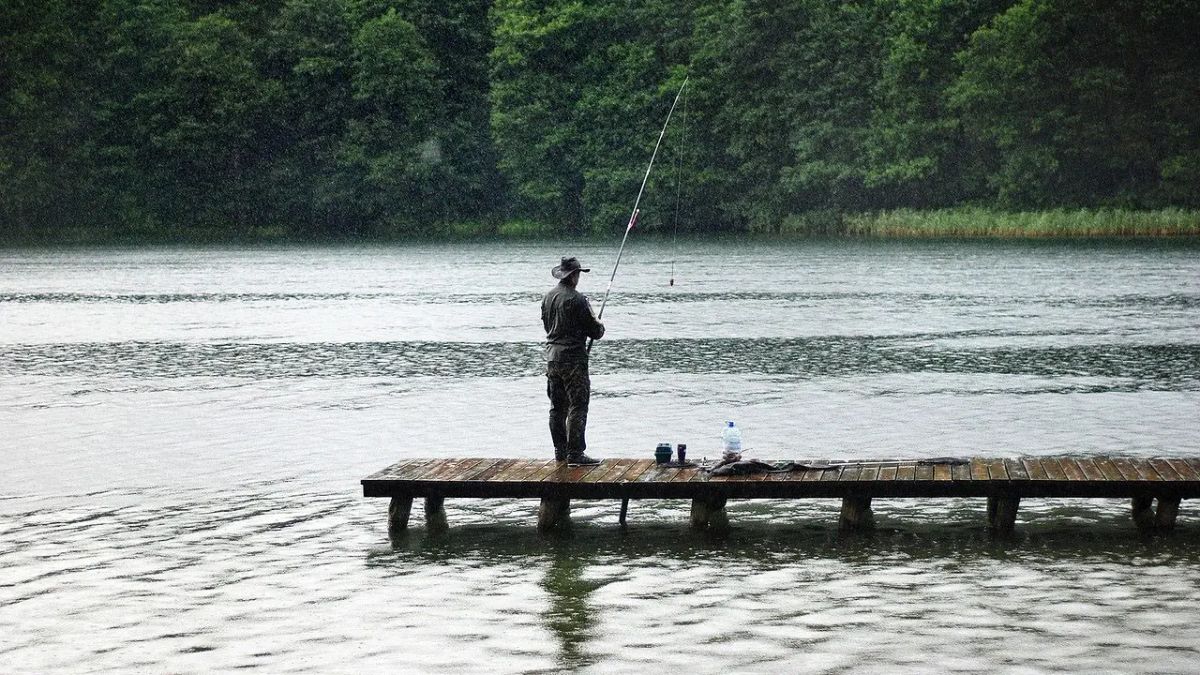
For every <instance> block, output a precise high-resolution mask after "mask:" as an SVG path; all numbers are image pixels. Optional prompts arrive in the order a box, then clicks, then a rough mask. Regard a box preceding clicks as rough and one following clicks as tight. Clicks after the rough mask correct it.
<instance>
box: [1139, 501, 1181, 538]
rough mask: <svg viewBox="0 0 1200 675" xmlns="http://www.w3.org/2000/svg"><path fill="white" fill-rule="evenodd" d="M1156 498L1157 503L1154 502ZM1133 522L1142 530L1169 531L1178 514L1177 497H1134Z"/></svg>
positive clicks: (1173, 526) (1173, 525) (1172, 527)
mask: <svg viewBox="0 0 1200 675" xmlns="http://www.w3.org/2000/svg"><path fill="white" fill-rule="evenodd" d="M1156 500H1157V502H1158V504H1157V505H1156V504H1155V503H1154V502H1155V501H1156ZM1131 506H1132V510H1133V522H1134V524H1135V525H1137V528H1138V529H1139V530H1141V531H1143V532H1170V531H1171V530H1173V529H1175V516H1177V515H1178V514H1179V497H1134V498H1133V500H1132V502H1131Z"/></svg>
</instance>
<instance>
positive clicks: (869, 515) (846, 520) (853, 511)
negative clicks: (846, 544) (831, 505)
mask: <svg viewBox="0 0 1200 675" xmlns="http://www.w3.org/2000/svg"><path fill="white" fill-rule="evenodd" d="M874 527H875V514H874V513H873V512H872V511H871V498H870V497H845V498H843V499H842V513H841V517H839V518H838V529H839V530H842V531H845V532H850V531H855V530H870V529H873V528H874Z"/></svg>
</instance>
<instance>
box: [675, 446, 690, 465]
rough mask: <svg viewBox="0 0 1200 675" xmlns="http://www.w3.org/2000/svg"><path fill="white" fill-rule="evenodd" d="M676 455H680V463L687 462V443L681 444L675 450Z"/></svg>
mask: <svg viewBox="0 0 1200 675" xmlns="http://www.w3.org/2000/svg"><path fill="white" fill-rule="evenodd" d="M675 452H676V454H678V455H679V463H680V464H683V463H684V462H686V461H687V443H680V444H679V445H678V446H676V448H675Z"/></svg>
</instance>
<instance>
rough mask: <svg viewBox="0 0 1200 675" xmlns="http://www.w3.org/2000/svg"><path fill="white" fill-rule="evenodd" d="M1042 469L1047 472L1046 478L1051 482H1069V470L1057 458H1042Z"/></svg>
mask: <svg viewBox="0 0 1200 675" xmlns="http://www.w3.org/2000/svg"><path fill="white" fill-rule="evenodd" d="M1041 462H1042V468H1043V469H1045V471H1046V477H1047V478H1049V479H1050V480H1067V470H1066V469H1065V468H1063V465H1062V464H1061V463H1060V462H1059V461H1058V458H1057V457H1042V458H1041Z"/></svg>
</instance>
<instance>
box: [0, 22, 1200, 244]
mask: <svg viewBox="0 0 1200 675" xmlns="http://www.w3.org/2000/svg"><path fill="white" fill-rule="evenodd" d="M1197 34H1200V3H1195V2H1191V1H1189V0H1144V1H1138V0H1113V1H1112V2H1106V3H1099V4H1097V3H1093V2H1088V1H1087V0H859V1H854V2H837V3H831V2H828V1H827V0H720V1H718V0H679V1H677V2H662V1H660V0H652V1H648V2H639V3H629V2H625V1H623V0H586V1H585V0H262V1H255V2H251V1H250V0H220V1H216V0H75V1H72V2H68V1H67V0H43V1H41V2H32V1H31V0H11V1H9V2H5V3H0V194H2V195H3V199H2V200H0V236H11V237H23V238H37V237H42V238H50V239H53V238H62V237H64V236H67V235H65V234H64V233H67V232H71V233H83V234H84V235H85V236H86V235H89V234H90V235H92V236H93V237H95V238H104V237H107V236H131V237H142V238H145V237H164V238H184V237H195V236H253V235H254V233H256V232H261V231H263V230H264V229H268V230H270V231H273V232H282V233H286V234H288V235H292V236H301V237H330V236H334V237H347V236H373V235H390V236H411V235H417V234H445V233H487V232H494V231H503V232H508V233H517V232H520V233H527V234H533V233H540V234H554V233H566V232H614V231H619V230H620V228H622V227H623V226H624V223H625V219H626V218H627V217H628V209H629V207H630V205H631V201H632V198H633V196H634V195H635V194H636V192H637V189H638V186H639V185H640V182H641V180H642V176H643V172H644V170H645V164H646V161H647V160H648V159H649V157H650V153H651V150H652V149H653V147H654V144H655V142H656V141H657V139H658V132H659V129H660V128H661V125H662V121H663V118H664V116H665V115H666V112H667V110H668V108H669V106H670V104H671V101H672V99H673V97H674V94H675V92H676V91H677V90H678V88H679V86H680V84H682V82H683V81H684V78H685V76H686V77H688V78H689V79H688V82H689V84H688V87H687V91H686V93H685V97H684V99H683V101H682V103H681V104H680V108H679V109H678V110H677V111H676V115H677V117H676V118H675V119H674V121H673V122H672V126H671V128H670V129H669V131H668V133H667V136H666V138H665V139H664V143H663V148H662V150H661V154H660V158H659V164H658V169H657V170H656V171H655V173H654V174H653V175H652V176H651V179H650V182H649V184H648V186H647V188H648V189H647V194H646V197H645V199H644V201H643V204H642V207H643V214H644V215H643V218H642V221H641V223H642V224H641V227H643V228H645V229H648V230H655V229H658V230H667V229H670V228H672V227H673V226H678V227H679V229H681V230H685V231H706V230H720V229H725V230H730V229H732V230H742V229H752V230H764V231H778V230H781V229H782V230H789V231H790V230H794V229H799V230H804V231H818V230H828V229H837V227H839V225H838V224H839V223H840V224H842V226H845V223H848V222H851V221H854V219H853V218H850V219H849V220H847V218H845V217H843V215H844V214H860V213H872V212H885V213H898V214H902V216H901V217H902V218H903V219H905V220H906V222H907V221H911V220H913V219H914V218H916V217H915V216H913V215H912V214H913V213H914V212H913V211H912V209H918V210H922V209H933V210H935V211H931V213H935V214H936V213H953V214H956V215H955V216H954V217H955V218H956V219H957V218H958V217H959V215H961V214H964V213H968V214H969V213H975V212H976V211H972V210H970V209H971V208H975V207H1002V208H1005V209H1009V210H1012V211H1014V212H1019V211H1022V210H1028V209H1052V210H1055V211H1054V212H1055V213H1070V214H1109V213H1114V211H1111V209H1114V208H1118V209H1131V208H1132V209H1164V208H1166V209H1168V210H1167V211H1162V212H1163V213H1174V212H1173V211H1170V210H1169V208H1170V207H1185V208H1195V207H1197V206H1200V86H1198V85H1197V82H1200V59H1196V58H1195V36H1196V35H1197ZM938 209H951V211H937V210H938ZM954 209H958V210H954ZM964 209H965V210H964ZM1106 209H1107V210H1106ZM677 214H678V221H676V217H677ZM1097 217H1099V216H1097ZM1106 217H1107V216H1106ZM888 218H892V216H888ZM1079 218H1082V216H1074V215H1073V216H1072V217H1071V219H1074V220H1078V219H1079ZM1071 219H1065V218H1059V219H1058V222H1067V220H1071ZM1074 220H1072V222H1074ZM502 221H503V222H509V223H514V224H513V225H511V226H508V227H500V226H499V225H497V223H499V222H502ZM854 222H859V221H854ZM888 222H891V221H890V220H889V221H888ZM938 222H941V221H938ZM1021 222H1022V223H1024V222H1026V221H1021ZM889 227H891V226H889ZM939 227H940V226H939ZM1021 227H1024V225H1022V226H1021ZM1081 227H1082V226H1081ZM1019 229H1020V228H1015V229H1014V230H1013V231H1016V230H1019ZM71 236H74V235H71Z"/></svg>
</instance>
